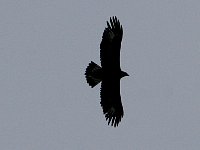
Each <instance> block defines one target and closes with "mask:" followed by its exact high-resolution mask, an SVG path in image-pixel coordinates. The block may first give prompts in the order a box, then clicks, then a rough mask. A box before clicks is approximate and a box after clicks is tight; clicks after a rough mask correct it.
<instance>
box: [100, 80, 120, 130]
mask: <svg viewBox="0 0 200 150" xmlns="http://www.w3.org/2000/svg"><path fill="white" fill-rule="evenodd" d="M100 94H101V106H102V108H103V113H104V114H105V117H106V120H108V125H109V124H110V123H111V125H112V126H114V127H116V126H118V124H119V122H120V121H121V118H122V117H123V115H124V111H123V107H122V103H121V96H120V79H116V78H110V79H109V78H108V79H105V80H103V81H102V83H101V93H100Z"/></svg>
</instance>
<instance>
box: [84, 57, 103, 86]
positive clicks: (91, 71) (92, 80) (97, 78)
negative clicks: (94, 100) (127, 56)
mask: <svg viewBox="0 0 200 150" xmlns="http://www.w3.org/2000/svg"><path fill="white" fill-rule="evenodd" d="M85 78H86V80H87V83H88V84H89V85H90V86H91V87H92V88H93V87H94V86H96V85H97V84H98V83H99V82H101V80H102V68H101V67H100V66H99V65H97V64H95V63H94V62H93V61H91V62H90V63H89V65H88V67H87V68H86V71H85Z"/></svg>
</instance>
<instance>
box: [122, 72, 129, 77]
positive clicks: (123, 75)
mask: <svg viewBox="0 0 200 150" xmlns="http://www.w3.org/2000/svg"><path fill="white" fill-rule="evenodd" d="M125 76H129V75H128V73H126V72H124V71H121V76H120V77H121V78H123V77H125Z"/></svg>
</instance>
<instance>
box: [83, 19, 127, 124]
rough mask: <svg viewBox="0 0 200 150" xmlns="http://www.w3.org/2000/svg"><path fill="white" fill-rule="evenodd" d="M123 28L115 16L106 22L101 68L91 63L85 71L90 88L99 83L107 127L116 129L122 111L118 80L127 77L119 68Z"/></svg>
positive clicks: (122, 114) (102, 42)
mask: <svg viewBox="0 0 200 150" xmlns="http://www.w3.org/2000/svg"><path fill="white" fill-rule="evenodd" d="M122 36H123V28H122V25H121V24H120V22H119V20H118V19H117V17H116V16H113V17H110V22H108V21H107V27H106V28H105V30H104V32H103V36H102V41H101V44H100V60H101V66H99V65H97V64H96V63H94V62H93V61H91V62H90V63H89V65H88V66H87V68H86V71H85V77H86V81H87V83H88V84H89V86H91V87H92V88H93V87H95V86H96V85H97V84H98V83H100V82H101V91H100V97H101V102H100V104H101V107H102V109H103V113H104V115H105V118H106V120H107V121H108V125H109V124H111V126H114V127H117V126H118V124H119V122H120V121H121V119H122V117H123V116H124V110H123V106H122V102H121V96H120V79H121V78H123V77H125V76H129V75H128V74H127V73H126V72H124V71H122V70H121V67H120V49H121V41H122Z"/></svg>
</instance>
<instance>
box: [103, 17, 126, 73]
mask: <svg viewBox="0 0 200 150" xmlns="http://www.w3.org/2000/svg"><path fill="white" fill-rule="evenodd" d="M122 36H123V29H122V26H121V25H120V22H119V20H118V19H117V17H112V18H110V23H109V22H108V21H107V27H106V28H105V30H104V32H103V36H102V41H101V44H100V49H101V51H100V58H101V66H102V68H103V70H106V71H107V72H109V71H110V69H111V68H112V69H113V70H119V69H120V48H121V41H122Z"/></svg>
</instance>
